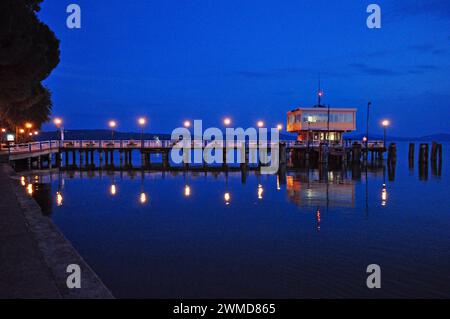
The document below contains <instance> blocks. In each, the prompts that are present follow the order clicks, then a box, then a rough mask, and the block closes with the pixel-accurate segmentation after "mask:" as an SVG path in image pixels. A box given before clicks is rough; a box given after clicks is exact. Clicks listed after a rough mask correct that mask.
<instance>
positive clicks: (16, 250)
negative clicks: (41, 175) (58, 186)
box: [0, 163, 112, 299]
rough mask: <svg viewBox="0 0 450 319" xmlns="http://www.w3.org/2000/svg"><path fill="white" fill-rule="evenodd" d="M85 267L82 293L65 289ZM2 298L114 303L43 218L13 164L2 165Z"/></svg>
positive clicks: (57, 232)
mask: <svg viewBox="0 0 450 319" xmlns="http://www.w3.org/2000/svg"><path fill="white" fill-rule="evenodd" d="M69 264H78V265H79V266H80V267H81V285H82V288H81V289H68V288H67V286H66V278H67V276H68V275H69V274H67V273H66V268H67V265H69ZM0 298H52V299H53V298H112V295H111V293H110V292H109V290H108V289H107V288H106V287H105V286H104V285H103V283H102V282H101V281H100V279H99V278H98V277H97V276H96V275H95V273H94V272H93V271H92V270H91V269H90V268H89V266H88V265H87V264H86V263H85V262H84V260H83V259H82V258H81V257H80V256H79V255H78V253H77V252H76V251H75V249H74V248H73V247H72V246H71V244H70V243H69V242H68V241H67V240H66V239H65V238H64V236H63V235H62V234H61V233H60V231H59V230H58V229H57V228H56V226H55V225H54V224H53V222H52V221H51V219H49V218H48V217H45V216H43V215H42V213H41V211H40V208H39V206H38V205H37V203H36V202H35V201H34V200H33V199H32V198H30V197H29V196H28V195H27V194H26V193H25V190H24V189H23V187H21V186H20V185H19V178H18V176H17V175H16V174H15V173H14V171H13V170H12V168H11V167H10V166H9V165H8V164H1V163H0Z"/></svg>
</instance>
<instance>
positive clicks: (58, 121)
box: [53, 117, 63, 128]
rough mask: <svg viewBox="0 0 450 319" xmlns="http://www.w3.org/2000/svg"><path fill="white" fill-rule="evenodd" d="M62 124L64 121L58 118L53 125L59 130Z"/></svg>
mask: <svg viewBox="0 0 450 319" xmlns="http://www.w3.org/2000/svg"><path fill="white" fill-rule="evenodd" d="M62 122H63V121H62V119H61V118H59V117H56V118H55V119H54V120H53V124H55V125H56V127H57V128H59V127H60V126H61V124H62Z"/></svg>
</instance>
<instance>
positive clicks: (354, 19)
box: [40, 0, 450, 136]
mask: <svg viewBox="0 0 450 319" xmlns="http://www.w3.org/2000/svg"><path fill="white" fill-rule="evenodd" d="M70 3H77V4H79V5H80V6H81V9H82V28H81V29H80V30H70V29H68V28H67V27H66V23H65V21H66V17H67V14H66V6H67V5H68V4H70ZM370 3H377V4H379V5H380V6H381V8H382V28H381V29H378V30H374V29H372V30H371V29H368V28H367V27H366V18H367V16H368V14H367V13H366V7H367V5H368V4H370ZM40 17H41V19H42V20H43V21H44V22H45V23H47V24H48V25H49V26H50V27H51V28H52V29H53V30H54V31H55V33H56V35H57V37H58V38H59V39H60V40H61V63H60V65H59V66H58V67H57V68H56V69H55V70H54V71H53V73H52V74H51V76H50V77H49V78H48V79H47V80H46V85H47V86H48V87H49V88H50V89H51V90H52V92H53V102H54V112H53V113H54V114H55V115H58V116H61V117H63V118H64V120H65V127H66V128H67V129H75V128H105V127H106V123H107V121H108V119H110V118H114V119H117V120H118V122H119V127H118V129H119V130H123V131H127V130H135V129H136V118H137V117H138V116H139V115H146V116H147V117H148V118H149V120H150V126H149V128H148V129H147V130H148V131H152V132H170V131H171V130H172V129H173V128H174V127H176V126H180V125H181V123H182V121H183V120H185V119H203V120H204V125H208V126H217V125H220V123H221V119H222V118H223V117H224V116H227V115H228V116H230V117H232V119H233V121H234V125H236V126H243V127H248V126H252V125H254V123H255V121H256V120H258V119H263V120H265V121H266V123H267V124H270V125H275V124H276V123H277V122H282V123H285V121H286V111H288V110H290V109H292V108H295V107H297V106H311V105H313V104H314V103H315V102H316V95H315V94H316V89H317V82H318V75H319V73H320V74H321V77H322V84H323V89H324V91H325V97H324V100H323V102H324V103H325V104H330V105H331V106H337V107H356V108H358V109H359V112H358V123H357V126H358V129H359V130H361V131H364V130H365V120H364V119H365V114H366V113H365V112H366V111H365V109H366V104H367V101H369V100H371V101H372V103H373V109H372V111H371V118H372V120H371V126H372V128H373V131H377V132H381V129H380V128H379V121H380V120H381V119H382V118H384V117H386V118H389V119H391V120H392V127H391V129H390V133H391V134H392V135H401V136H411V135H422V134H430V133H437V132H450V129H449V124H450V104H449V101H450V82H449V71H450V64H449V57H450V50H449V49H450V48H449V41H450V1H448V0H420V1H418V0H408V1H403V0H390V1H388V0H371V1H359V0H339V1H332V0H303V1H302V0H296V1H265V0H258V1H242V0H240V1H236V0H227V1H222V0H217V1H206V0H203V1H198V0H191V1H180V0H176V1H175V0H164V1H163V0H161V1H152V0H131V1H123V0H120V1H119V0H108V1H106V0H96V1H92V0H69V1H66V0H45V1H44V3H43V6H42V11H41V12H40ZM45 128H46V129H53V128H52V126H51V125H46V127H45Z"/></svg>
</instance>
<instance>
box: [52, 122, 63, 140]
mask: <svg viewBox="0 0 450 319" xmlns="http://www.w3.org/2000/svg"><path fill="white" fill-rule="evenodd" d="M62 123H63V121H62V119H61V118H59V117H57V118H55V119H54V120H53V124H55V126H56V128H57V129H58V131H59V140H60V141H63V140H64V129H63V128H62Z"/></svg>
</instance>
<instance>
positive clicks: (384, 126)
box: [381, 120, 390, 148]
mask: <svg viewBox="0 0 450 319" xmlns="http://www.w3.org/2000/svg"><path fill="white" fill-rule="evenodd" d="M389 124H390V123H389V121H388V120H383V122H381V125H383V131H384V140H383V145H384V148H386V130H387V127H388V126H389Z"/></svg>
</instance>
